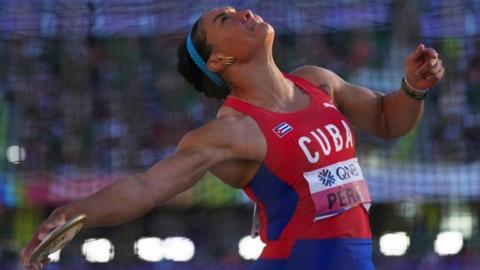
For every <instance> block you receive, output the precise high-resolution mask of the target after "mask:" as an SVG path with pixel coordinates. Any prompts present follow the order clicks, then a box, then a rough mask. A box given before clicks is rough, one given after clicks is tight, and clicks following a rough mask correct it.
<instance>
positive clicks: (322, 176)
mask: <svg viewBox="0 0 480 270" xmlns="http://www.w3.org/2000/svg"><path fill="white" fill-rule="evenodd" d="M318 180H320V182H322V184H324V185H325V186H327V187H330V186H332V185H333V184H335V177H334V176H333V174H332V173H331V172H330V171H329V170H321V171H320V172H319V173H318Z"/></svg>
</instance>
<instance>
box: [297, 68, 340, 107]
mask: <svg viewBox="0 0 480 270" xmlns="http://www.w3.org/2000/svg"><path fill="white" fill-rule="evenodd" d="M291 74H293V75H296V76H299V77H302V78H304V79H306V80H308V81H309V82H311V83H313V84H314V85H317V86H318V87H320V88H321V89H323V90H325V91H326V92H327V93H328V95H329V96H330V97H331V98H332V100H334V97H335V93H334V92H335V89H338V86H339V84H340V77H339V76H338V75H337V74H336V73H335V72H333V71H331V70H329V69H326V68H323V67H319V66H314V65H304V66H300V67H298V68H296V69H294V70H293V71H292V72H291Z"/></svg>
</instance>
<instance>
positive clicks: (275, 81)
mask: <svg viewBox="0 0 480 270" xmlns="http://www.w3.org/2000/svg"><path fill="white" fill-rule="evenodd" d="M255 59H256V60H255V61H250V62H247V63H235V64H234V65H233V66H231V67H229V68H228V69H227V70H225V71H224V74H223V75H224V76H225V78H226V79H227V81H228V82H229V85H230V88H231V95H232V96H235V97H238V98H241V99H245V100H248V101H250V102H252V103H254V104H256V105H260V106H264V107H272V104H278V103H283V102H284V101H287V100H290V99H292V98H293V93H294V91H293V89H294V85H293V83H292V82H291V81H289V80H287V79H285V77H284V76H283V74H282V72H281V71H280V69H279V68H278V67H277V65H276V64H275V62H274V61H273V57H271V56H269V57H263V58H262V57H256V58H255Z"/></svg>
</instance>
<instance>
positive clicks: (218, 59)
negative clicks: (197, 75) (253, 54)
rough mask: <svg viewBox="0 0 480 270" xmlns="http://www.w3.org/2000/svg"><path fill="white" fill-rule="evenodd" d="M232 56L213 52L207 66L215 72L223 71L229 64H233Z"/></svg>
mask: <svg viewBox="0 0 480 270" xmlns="http://www.w3.org/2000/svg"><path fill="white" fill-rule="evenodd" d="M231 59H232V57H228V56H226V55H223V54H221V53H212V54H211V55H210V58H209V59H208V61H207V67H208V69H210V70H211V71H213V72H222V71H223V70H224V69H225V68H226V67H227V66H229V65H231V64H232V61H231Z"/></svg>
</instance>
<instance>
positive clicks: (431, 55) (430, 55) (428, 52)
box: [423, 48, 438, 59]
mask: <svg viewBox="0 0 480 270" xmlns="http://www.w3.org/2000/svg"><path fill="white" fill-rule="evenodd" d="M423 54H424V57H425V58H427V59H436V58H438V53H437V51H436V50H435V49H433V48H426V49H425V50H424V53H423Z"/></svg>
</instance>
